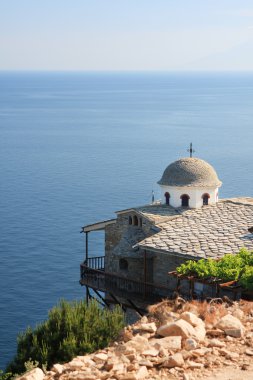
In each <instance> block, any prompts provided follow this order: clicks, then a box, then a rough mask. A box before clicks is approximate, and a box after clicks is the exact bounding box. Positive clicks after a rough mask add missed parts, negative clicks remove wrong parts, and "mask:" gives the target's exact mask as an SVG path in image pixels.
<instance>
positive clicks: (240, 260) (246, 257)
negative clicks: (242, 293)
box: [177, 249, 253, 290]
mask: <svg viewBox="0 0 253 380" xmlns="http://www.w3.org/2000/svg"><path fill="white" fill-rule="evenodd" d="M177 272H178V273H179V274H184V275H191V276H195V277H197V278H200V279H203V278H208V277H213V278H217V279H222V280H224V281H232V280H237V281H239V283H240V284H241V285H242V286H243V287H244V288H245V289H249V290H253V252H249V251H247V250H246V249H241V250H240V252H239V253H238V254H237V255H232V254H227V255H225V256H223V257H222V258H221V259H220V260H214V259H207V260H205V259H201V260H199V261H194V260H189V261H187V262H186V263H185V264H182V265H180V266H179V267H178V268H177Z"/></svg>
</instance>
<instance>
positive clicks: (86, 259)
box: [85, 232, 89, 265]
mask: <svg viewBox="0 0 253 380" xmlns="http://www.w3.org/2000/svg"><path fill="white" fill-rule="evenodd" d="M88 233H89V232H85V261H86V265H88V249H89V247H88Z"/></svg>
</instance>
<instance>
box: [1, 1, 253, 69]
mask: <svg viewBox="0 0 253 380" xmlns="http://www.w3.org/2000/svg"><path fill="white" fill-rule="evenodd" d="M0 70H62V71H68V70H69V71H73V70H78V71H80V70H88V71H91V70H96V71H97V70H98V71H107V70H108V71H168V70H184V71H187V70H253V0H177V1H175V0H0Z"/></svg>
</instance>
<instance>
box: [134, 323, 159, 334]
mask: <svg viewBox="0 0 253 380" xmlns="http://www.w3.org/2000/svg"><path fill="white" fill-rule="evenodd" d="M134 330H142V331H146V332H149V333H155V332H156V330H157V327H156V324H155V323H154V322H152V323H141V324H140V325H137V326H136V328H135V329H134Z"/></svg>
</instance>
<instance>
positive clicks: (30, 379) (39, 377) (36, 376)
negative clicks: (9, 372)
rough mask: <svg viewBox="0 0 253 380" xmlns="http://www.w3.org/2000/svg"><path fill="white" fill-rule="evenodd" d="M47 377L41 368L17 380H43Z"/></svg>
mask: <svg viewBox="0 0 253 380" xmlns="http://www.w3.org/2000/svg"><path fill="white" fill-rule="evenodd" d="M44 377H45V374H44V372H43V371H42V369H40V368H34V369H32V370H31V371H29V372H26V373H25V374H24V375H23V376H21V377H18V378H16V379H19V380H43V379H44Z"/></svg>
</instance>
